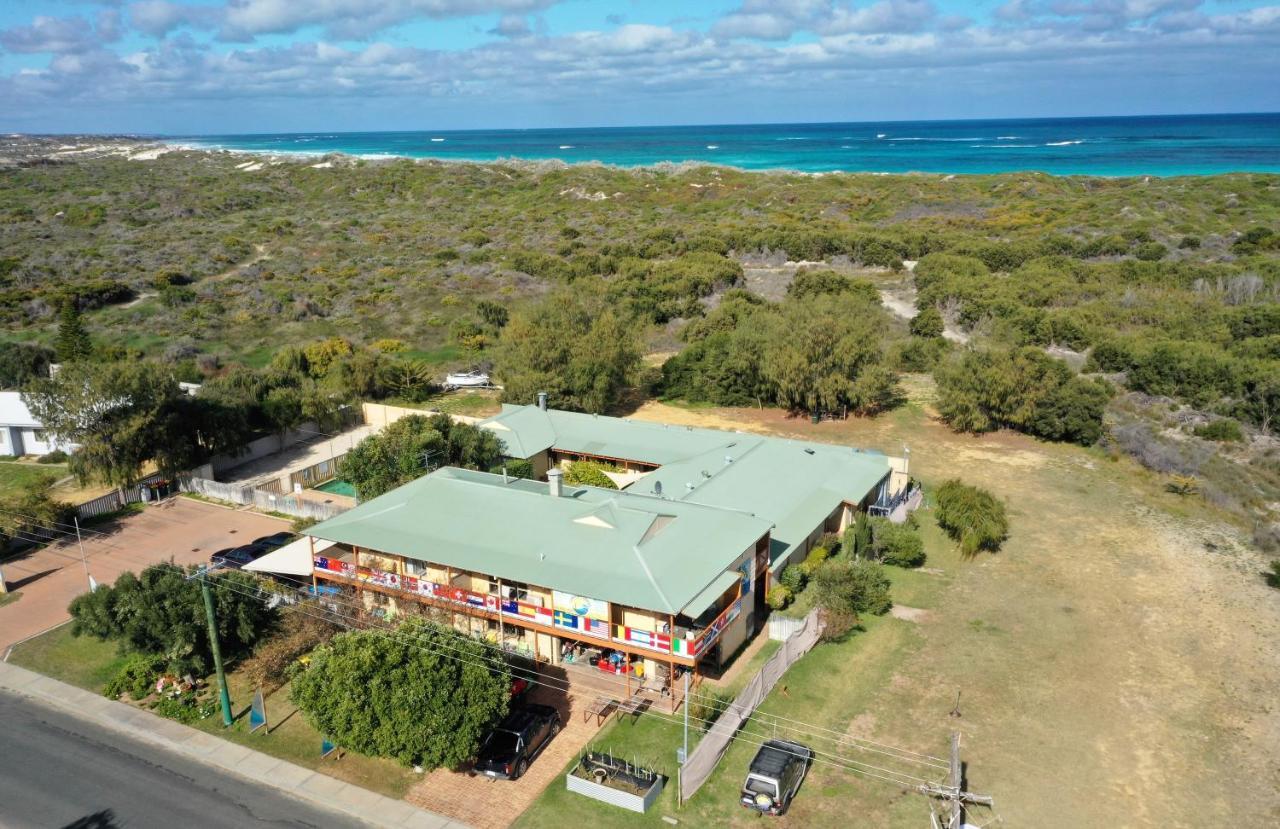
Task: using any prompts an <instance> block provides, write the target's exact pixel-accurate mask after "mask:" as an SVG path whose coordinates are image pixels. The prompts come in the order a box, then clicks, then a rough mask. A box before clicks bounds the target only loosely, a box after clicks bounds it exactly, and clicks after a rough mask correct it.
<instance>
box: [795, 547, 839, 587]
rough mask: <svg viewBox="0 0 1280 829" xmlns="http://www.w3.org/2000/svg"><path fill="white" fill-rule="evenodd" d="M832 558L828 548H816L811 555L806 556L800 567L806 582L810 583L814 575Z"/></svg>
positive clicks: (811, 551) (810, 552)
mask: <svg viewBox="0 0 1280 829" xmlns="http://www.w3.org/2000/svg"><path fill="white" fill-rule="evenodd" d="M830 557H831V551H830V550H828V549H827V548H826V547H814V548H813V549H812V550H810V551H809V555H807V556H805V559H804V561H802V562H801V563H800V565H799V570H800V572H801V573H802V574H803V575H804V577H805V580H806V581H808V580H809V579H810V578H812V577H813V574H814V573H815V572H817V570H818V568H819V567H821V566H822V564H823V562H825V561H826V560H827V559H829V558H830Z"/></svg>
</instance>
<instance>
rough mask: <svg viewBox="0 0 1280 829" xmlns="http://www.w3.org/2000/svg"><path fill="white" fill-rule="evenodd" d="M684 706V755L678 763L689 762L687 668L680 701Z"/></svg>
mask: <svg viewBox="0 0 1280 829" xmlns="http://www.w3.org/2000/svg"><path fill="white" fill-rule="evenodd" d="M681 704H682V705H683V706H684V756H683V757H681V758H680V765H682V766H683V765H684V764H685V763H687V762H689V669H688V668H685V671H684V699H683V700H682V701H681Z"/></svg>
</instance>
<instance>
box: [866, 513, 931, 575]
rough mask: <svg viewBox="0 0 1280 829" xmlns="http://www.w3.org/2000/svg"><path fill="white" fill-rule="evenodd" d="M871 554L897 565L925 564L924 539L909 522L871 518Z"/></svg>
mask: <svg viewBox="0 0 1280 829" xmlns="http://www.w3.org/2000/svg"><path fill="white" fill-rule="evenodd" d="M871 555H872V556H873V557H875V558H877V559H879V560H880V561H883V562H884V563H885V564H892V565H894V566H895V567H919V566H920V565H922V564H924V560H925V553H924V539H922V538H921V537H920V533H919V532H917V531H916V529H915V528H914V527H912V526H910V525H909V524H895V523H893V522H892V521H890V520H889V519H887V518H873V519H872V520H871Z"/></svg>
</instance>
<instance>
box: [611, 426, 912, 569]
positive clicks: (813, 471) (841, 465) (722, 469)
mask: <svg viewBox="0 0 1280 829" xmlns="http://www.w3.org/2000/svg"><path fill="white" fill-rule="evenodd" d="M736 437H738V439H737V440H736V441H733V442H732V444H733V445H730V443H726V444H725V445H724V446H722V447H720V448H719V449H717V450H716V451H713V452H707V453H704V454H702V455H699V456H696V457H692V458H688V459H687V460H684V461H679V462H677V463H671V464H667V465H666V466H663V467H661V468H659V469H655V470H654V471H653V472H650V473H649V474H648V475H645V476H644V477H643V478H641V479H639V480H638V481H636V482H635V483H633V484H632V485H631V486H630V487H628V491H629V492H638V493H652V492H653V491H654V488H655V485H656V484H659V483H660V484H661V487H662V494H663V495H664V496H665V497H668V498H678V499H680V500H681V501H682V502H684V503H698V504H706V505H708V506H716V507H723V508H727V509H736V510H742V511H744V512H747V513H750V514H752V515H755V516H758V517H761V518H766V519H768V520H770V521H771V522H773V524H774V529H773V535H772V538H771V541H772V544H771V549H770V555H769V558H770V561H771V563H778V562H780V561H781V560H782V559H783V558H785V556H786V555H787V554H788V553H790V552H791V550H792V549H793V548H794V547H796V546H797V545H800V544H803V543H804V540H805V539H806V538H807V537H808V536H809V533H811V532H813V530H814V528H815V527H818V526H819V525H820V524H822V522H823V521H824V520H825V519H826V518H827V516H829V515H831V513H832V512H833V511H834V510H835V509H836V508H837V507H839V506H840V505H841V504H843V503H845V502H848V503H853V504H856V503H858V502H860V501H861V500H862V499H863V498H865V497H867V495H868V494H873V493H874V492H875V490H876V489H877V487H878V486H879V484H880V482H881V481H883V480H885V478H886V477H887V476H888V475H889V471H890V470H889V460H888V458H886V457H885V456H884V455H881V454H879V453H876V452H863V451H858V450H855V449H850V448H849V447H841V446H834V445H831V444H825V443H810V442H807V441H798V440H786V439H782V438H766V437H758V436H750V437H747V439H743V438H744V437H746V436H736Z"/></svg>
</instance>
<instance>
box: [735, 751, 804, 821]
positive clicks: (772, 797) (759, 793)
mask: <svg viewBox="0 0 1280 829" xmlns="http://www.w3.org/2000/svg"><path fill="white" fill-rule="evenodd" d="M812 760H813V749H811V748H809V747H808V746H803V745H800V743H793V742H790V741H788V740H770V741H769V742H767V743H765V744H764V745H762V746H760V750H759V751H757V752H756V756H755V759H754V760H752V761H751V766H750V767H749V768H748V770H747V779H746V780H745V781H744V782H743V784H742V805H743V806H745V807H746V808H748V809H755V810H757V811H759V812H761V813H762V814H766V815H780V814H782V813H783V812H785V811H786V810H787V807H788V806H790V805H791V799H792V798H793V797H795V796H796V792H797V791H799V789H800V783H801V782H802V781H803V780H804V775H805V772H806V771H808V769H809V763H810V762H811V761H812Z"/></svg>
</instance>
